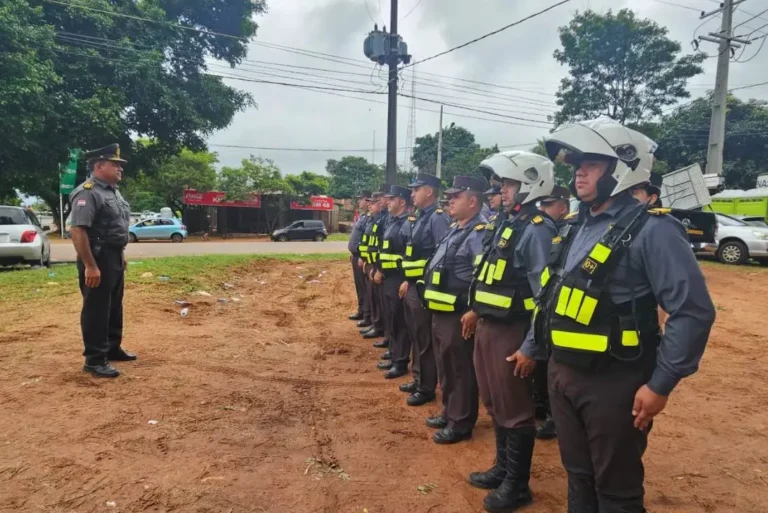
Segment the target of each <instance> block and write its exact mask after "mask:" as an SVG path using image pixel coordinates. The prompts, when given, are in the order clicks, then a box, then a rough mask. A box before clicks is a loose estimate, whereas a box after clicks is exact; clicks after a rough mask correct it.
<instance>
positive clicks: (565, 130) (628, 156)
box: [544, 118, 658, 203]
mask: <svg viewBox="0 0 768 513" xmlns="http://www.w3.org/2000/svg"><path fill="white" fill-rule="evenodd" d="M544 145H545V147H546V148H547V153H548V154H549V157H550V158H551V159H552V160H555V159H557V158H558V157H559V156H560V155H561V154H562V153H563V152H564V153H565V154H566V155H565V159H566V161H568V162H569V163H571V164H572V165H574V166H575V167H578V163H579V162H580V161H581V160H584V159H587V158H596V159H605V160H608V161H609V162H611V165H610V167H609V168H608V172H607V173H606V174H605V175H603V177H602V178H601V179H600V182H598V197H597V199H596V200H595V201H594V203H602V202H603V201H605V200H606V199H608V198H609V197H611V196H616V195H617V194H619V193H621V192H623V191H626V190H628V189H630V188H632V187H634V186H635V185H638V184H641V183H645V182H648V181H649V180H650V177H651V168H652V167H653V160H654V156H653V152H655V151H656V148H657V147H658V145H657V144H656V143H655V142H653V141H652V140H651V139H649V138H648V137H646V136H645V135H643V134H641V133H640V132H638V131H636V130H632V129H631V128H627V127H625V126H623V125H621V124H619V123H618V122H616V121H614V120H612V119H610V118H600V119H595V120H590V121H582V122H580V123H574V124H570V125H563V126H562V127H560V128H558V129H557V130H555V131H554V132H553V133H552V134H551V135H550V136H549V137H548V138H547V139H546V140H545V141H544ZM571 192H572V193H573V194H574V195H576V190H575V187H574V184H573V182H571Z"/></svg>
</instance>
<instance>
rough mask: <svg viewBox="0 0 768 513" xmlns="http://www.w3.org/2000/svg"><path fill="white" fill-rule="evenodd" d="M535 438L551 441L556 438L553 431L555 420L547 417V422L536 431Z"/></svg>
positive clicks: (555, 432)
mask: <svg viewBox="0 0 768 513" xmlns="http://www.w3.org/2000/svg"><path fill="white" fill-rule="evenodd" d="M536 438H538V439H539V440H552V439H554V438H557V431H556V430H555V419H553V418H552V416H551V415H547V420H545V421H544V424H542V425H541V426H539V429H537V430H536Z"/></svg>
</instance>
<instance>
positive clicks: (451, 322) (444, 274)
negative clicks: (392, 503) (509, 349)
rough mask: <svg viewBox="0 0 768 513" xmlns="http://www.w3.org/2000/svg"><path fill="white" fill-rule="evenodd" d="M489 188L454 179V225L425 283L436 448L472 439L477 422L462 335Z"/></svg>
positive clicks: (469, 348)
mask: <svg viewBox="0 0 768 513" xmlns="http://www.w3.org/2000/svg"><path fill="white" fill-rule="evenodd" d="M487 188H488V183H487V182H486V181H485V180H484V179H482V178H476V177H470V176H457V177H455V178H454V180H453V187H452V188H450V189H448V190H447V191H445V194H446V196H448V197H449V198H450V201H449V208H450V214H451V217H453V218H454V219H456V222H455V223H454V224H453V225H451V229H450V231H449V232H448V234H447V235H446V236H445V238H443V240H442V241H441V242H440V244H439V245H438V246H437V249H436V250H435V254H434V255H433V256H432V258H431V259H430V261H429V263H428V264H427V269H426V273H425V277H424V281H425V283H424V294H423V299H424V306H425V307H426V308H427V309H428V310H430V311H431V312H432V343H433V345H434V350H435V359H436V361H437V368H438V373H439V375H440V386H441V389H442V399H443V413H442V414H441V415H438V416H436V417H430V418H428V419H427V426H429V427H431V428H435V429H439V431H438V432H437V433H435V435H434V437H433V440H434V441H435V443H438V444H454V443H457V442H461V441H462V440H466V439H468V438H470V437H471V436H472V430H473V429H474V427H475V422H477V410H478V399H477V378H476V377H475V369H474V366H473V365H472V353H473V351H474V345H475V344H474V340H473V338H472V337H464V336H463V335H462V329H461V316H462V315H463V314H464V313H465V312H466V311H467V309H468V304H469V303H468V301H469V297H468V293H469V285H470V283H471V282H472V273H473V271H474V263H475V260H476V259H477V258H478V257H479V256H480V255H482V252H483V236H484V231H485V225H486V224H487V220H486V219H485V218H484V217H483V216H482V215H480V209H481V208H482V206H483V196H484V193H485V190H486V189H487Z"/></svg>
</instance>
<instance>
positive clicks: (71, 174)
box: [59, 149, 80, 196]
mask: <svg viewBox="0 0 768 513" xmlns="http://www.w3.org/2000/svg"><path fill="white" fill-rule="evenodd" d="M79 156H80V150H77V149H76V150H69V162H67V163H66V164H65V165H63V166H61V174H60V179H59V194H61V195H62V196H69V193H71V192H72V191H73V190H74V188H75V181H76V179H77V159H78V157H79Z"/></svg>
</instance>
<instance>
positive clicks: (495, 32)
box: [403, 0, 571, 68]
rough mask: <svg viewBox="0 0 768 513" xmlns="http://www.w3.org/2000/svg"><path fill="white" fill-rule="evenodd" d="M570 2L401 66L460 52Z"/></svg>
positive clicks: (563, 2) (408, 66) (561, 3)
mask: <svg viewBox="0 0 768 513" xmlns="http://www.w3.org/2000/svg"><path fill="white" fill-rule="evenodd" d="M570 1H571V0H561V1H560V2H558V3H556V4H554V5H551V6H549V7H547V8H546V9H543V10H541V11H539V12H536V13H534V14H531V15H530V16H526V17H525V18H522V19H520V20H517V21H515V22H513V23H510V24H509V25H506V26H504V27H501V28H500V29H498V30H494V31H493V32H489V33H487V34H485V35H482V36H480V37H478V38H475V39H473V40H471V41H467V42H466V43H464V44H461V45H459V46H454V47H453V48H451V49H449V50H446V51H444V52H440V53H438V54H435V55H432V56H431V57H427V58H425V59H422V60H420V61H414V62H411V63H410V64H408V65H406V66H403V67H404V68H410V67H413V66H415V65H416V64H421V63H424V62H427V61H431V60H432V59H437V58H438V57H441V56H443V55H446V54H449V53H451V52H455V51H456V50H460V49H461V48H466V47H467V46H469V45H471V44H474V43H477V42H478V41H482V40H483V39H487V38H489V37H491V36H494V35H496V34H498V33H500V32H503V31H505V30H507V29H510V28H512V27H514V26H516V25H520V24H521V23H523V22H526V21H528V20H530V19H533V18H536V17H537V16H541V15H542V14H544V13H546V12H549V11H551V10H552V9H554V8H556V7H560V6H561V5H564V4H567V3H568V2H570Z"/></svg>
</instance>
